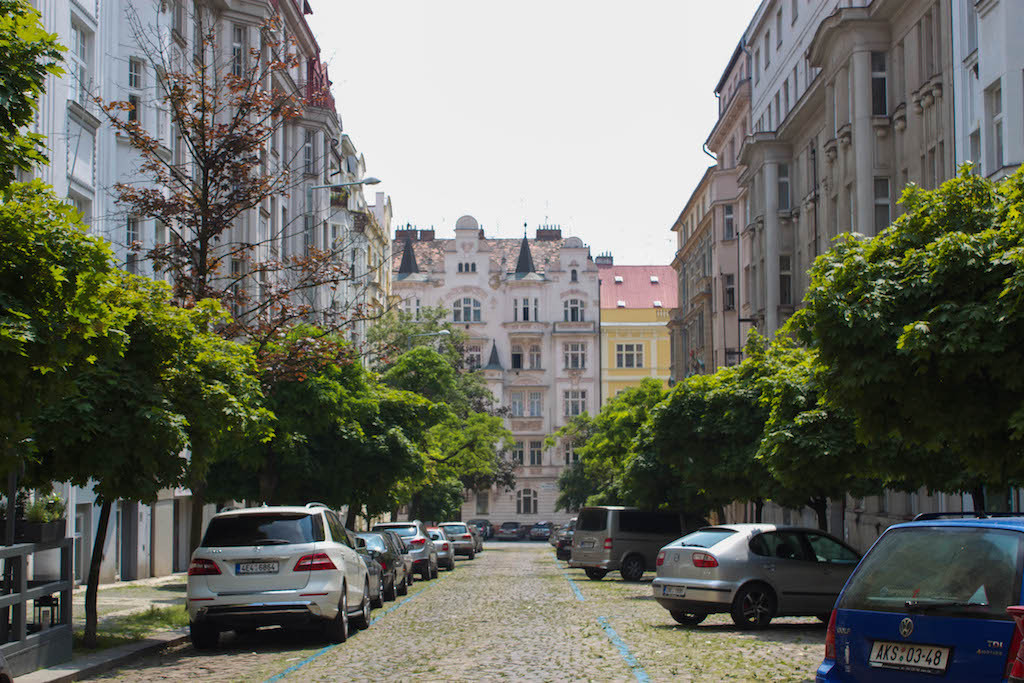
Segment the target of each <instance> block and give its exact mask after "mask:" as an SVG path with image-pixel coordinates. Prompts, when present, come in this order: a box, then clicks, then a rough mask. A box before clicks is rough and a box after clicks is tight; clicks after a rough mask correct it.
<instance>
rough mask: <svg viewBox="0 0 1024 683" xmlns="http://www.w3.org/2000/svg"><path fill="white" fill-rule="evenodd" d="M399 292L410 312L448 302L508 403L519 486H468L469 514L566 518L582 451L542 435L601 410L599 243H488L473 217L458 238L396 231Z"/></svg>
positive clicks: (492, 385)
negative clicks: (563, 496)
mask: <svg viewBox="0 0 1024 683" xmlns="http://www.w3.org/2000/svg"><path fill="white" fill-rule="evenodd" d="M394 252H395V254H394V257H393V260H392V267H393V270H394V275H393V282H392V290H393V292H394V294H395V296H396V298H399V299H401V300H402V305H403V306H404V307H405V309H406V310H408V311H411V312H413V313H415V312H416V311H419V310H420V309H421V308H423V307H425V306H444V307H445V308H446V309H447V310H448V311H449V312H450V313H449V316H450V320H451V321H452V322H454V323H455V324H457V325H459V326H460V327H461V328H462V329H464V330H465V332H466V333H467V334H468V335H469V337H470V342H469V344H468V345H467V355H468V358H467V361H468V364H469V365H470V366H474V365H475V366H479V367H480V368H481V371H482V372H483V373H484V377H485V378H486V380H487V386H488V388H489V389H490V390H491V392H492V393H493V394H494V396H495V397H496V398H497V399H498V401H499V402H500V403H501V405H503V406H505V407H507V408H508V409H509V417H507V418H506V424H507V426H508V427H509V429H510V430H511V431H512V433H513V435H514V439H515V447H514V448H513V449H512V451H511V452H510V453H505V454H504V457H506V458H510V459H511V460H512V461H513V462H515V463H516V464H517V465H518V467H517V468H516V490H515V491H513V492H508V491H504V490H497V489H491V490H489V491H473V492H468V494H467V498H466V502H465V504H464V505H463V508H462V516H463V519H468V518H472V517H486V518H488V519H490V520H491V521H492V522H495V523H499V524H500V523H501V522H505V521H519V522H523V523H525V524H531V523H534V522H538V521H541V520H553V521H563V520H566V519H568V518H569V517H571V516H572V515H571V514H570V513H569V512H567V511H565V510H562V511H555V499H556V498H557V496H558V486H557V483H556V482H557V479H558V475H559V474H560V473H561V471H562V470H563V469H564V467H565V466H566V465H567V464H569V463H570V462H572V461H573V460H574V458H575V456H574V455H573V453H572V449H571V448H568V447H567V446H566V445H565V444H562V443H559V444H557V445H556V446H555V447H554V448H546V447H545V446H544V439H545V437H546V436H547V435H548V434H551V433H553V432H554V431H555V430H557V429H558V428H559V427H561V426H562V425H564V424H565V423H566V422H567V421H568V420H570V419H571V418H572V417H573V416H574V415H578V414H580V413H583V412H588V413H591V414H594V413H596V412H597V411H598V410H599V408H600V405H601V397H600V396H599V395H598V394H599V391H600V381H599V380H600V377H599V375H600V371H599V369H600V366H601V362H600V358H598V357H597V354H598V353H599V352H600V351H599V349H600V346H599V343H598V335H599V332H600V330H599V327H600V323H599V321H600V293H599V286H598V273H597V267H596V266H595V265H594V262H593V260H592V258H591V255H590V249H589V248H588V247H587V246H586V245H585V244H583V242H582V241H581V240H580V239H579V238H578V237H569V238H565V239H563V238H562V232H561V230H560V229H558V228H550V227H542V228H538V229H537V232H536V237H535V238H534V239H527V238H526V236H525V235H524V236H523V237H522V238H516V239H502V238H487V237H485V236H484V231H483V229H482V228H480V226H479V224H478V223H477V221H476V219H474V218H473V217H472V216H463V217H462V218H460V219H459V220H458V222H457V223H456V224H455V237H454V239H453V238H447V239H437V238H435V235H434V231H433V230H397V231H395V249H394Z"/></svg>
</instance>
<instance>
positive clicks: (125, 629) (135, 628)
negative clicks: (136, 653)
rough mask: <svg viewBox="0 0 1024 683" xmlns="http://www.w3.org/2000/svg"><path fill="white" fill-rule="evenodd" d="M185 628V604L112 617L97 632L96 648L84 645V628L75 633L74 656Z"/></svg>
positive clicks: (186, 622) (186, 619) (186, 614)
mask: <svg viewBox="0 0 1024 683" xmlns="http://www.w3.org/2000/svg"><path fill="white" fill-rule="evenodd" d="M185 626H188V612H187V611H186V610H185V607H184V605H174V606H172V607H150V608H149V609H148V610H145V611H142V612H135V613H134V614H126V615H124V616H120V617H110V618H109V619H105V620H104V621H103V623H101V624H100V626H99V629H98V630H97V632H96V641H97V646H96V648H87V647H85V646H84V645H83V640H84V637H85V630H84V629H77V630H75V634H74V645H73V647H74V654H76V655H80V654H87V653H89V652H95V651H96V650H105V649H107V648H111V647H117V646H118V645H124V644H126V643H134V642H136V641H139V640H142V639H143V638H146V637H148V636H150V635H152V634H153V633H156V632H157V631H167V630H171V629H177V628H183V627H185Z"/></svg>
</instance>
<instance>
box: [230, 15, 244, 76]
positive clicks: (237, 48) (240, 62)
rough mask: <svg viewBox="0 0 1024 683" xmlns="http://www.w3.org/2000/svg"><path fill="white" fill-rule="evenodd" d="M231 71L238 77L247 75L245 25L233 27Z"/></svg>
mask: <svg viewBox="0 0 1024 683" xmlns="http://www.w3.org/2000/svg"><path fill="white" fill-rule="evenodd" d="M231 73H232V75H234V76H237V77H238V78H241V77H242V76H243V75H245V27H244V26H239V25H238V24H235V25H234V26H232V28H231Z"/></svg>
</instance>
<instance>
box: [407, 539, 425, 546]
mask: <svg viewBox="0 0 1024 683" xmlns="http://www.w3.org/2000/svg"><path fill="white" fill-rule="evenodd" d="M426 542H427V539H425V538H414V539H412V540H411V541H409V545H411V546H412V547H414V548H418V547H420V546H421V545H423V544H425V543H426Z"/></svg>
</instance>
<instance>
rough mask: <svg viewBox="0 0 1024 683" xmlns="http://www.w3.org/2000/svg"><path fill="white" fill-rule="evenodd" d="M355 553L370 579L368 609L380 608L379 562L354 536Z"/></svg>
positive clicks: (380, 582)
mask: <svg viewBox="0 0 1024 683" xmlns="http://www.w3.org/2000/svg"><path fill="white" fill-rule="evenodd" d="M355 548H356V552H358V553H359V555H360V556H361V557H362V558H363V563H364V564H365V565H366V573H367V575H368V576H369V578H370V607H374V608H376V607H382V606H383V605H384V571H383V569H382V568H381V566H380V562H378V561H377V560H376V558H374V557H373V556H372V555H371V554H370V551H369V550H368V549H367V548H366V541H364V540H363V539H361V538H359V537H358V536H356V538H355Z"/></svg>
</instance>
